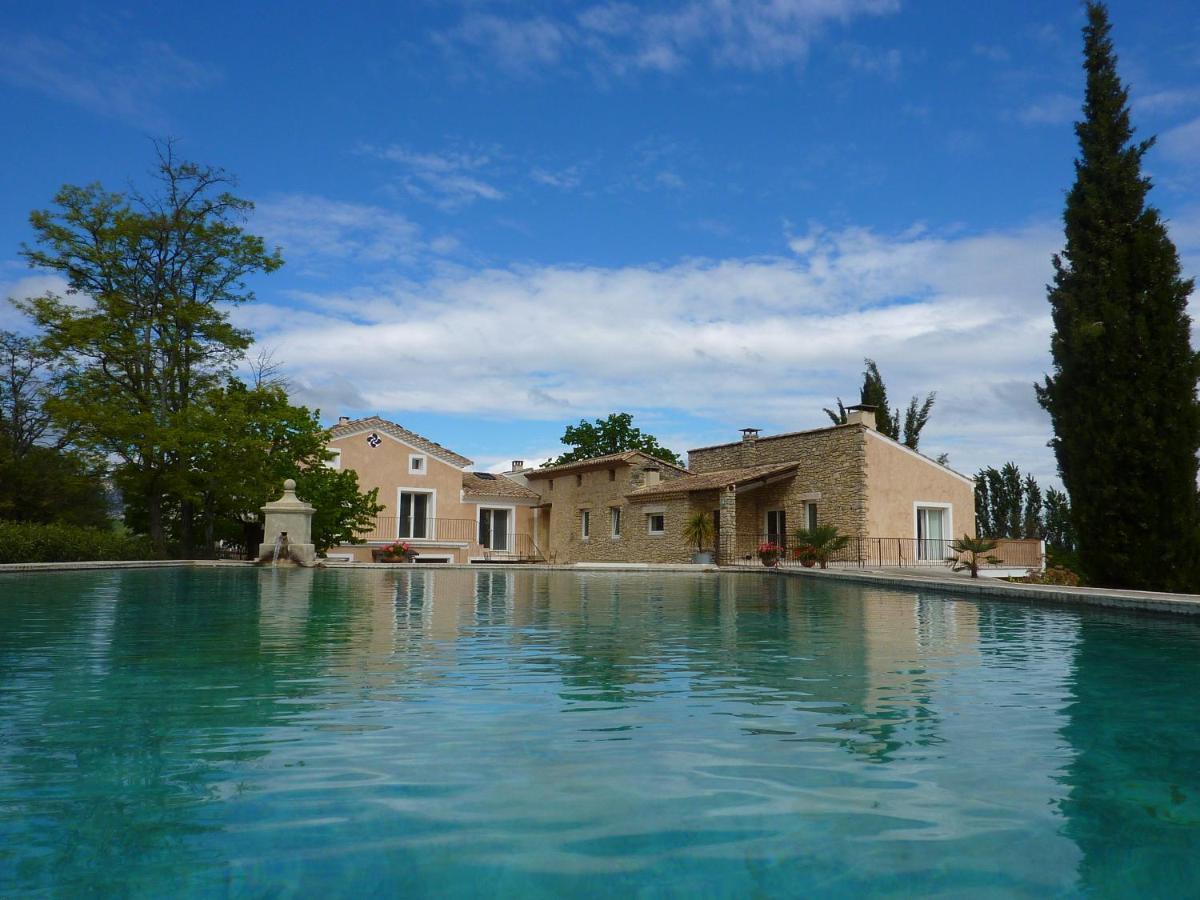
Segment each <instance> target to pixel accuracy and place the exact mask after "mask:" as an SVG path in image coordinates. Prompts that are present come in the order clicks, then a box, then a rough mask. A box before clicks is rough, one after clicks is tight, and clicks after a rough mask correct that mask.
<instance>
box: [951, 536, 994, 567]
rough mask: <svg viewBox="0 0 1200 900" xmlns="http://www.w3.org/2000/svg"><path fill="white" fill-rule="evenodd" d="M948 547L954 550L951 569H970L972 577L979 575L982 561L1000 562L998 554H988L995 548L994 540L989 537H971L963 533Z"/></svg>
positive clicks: (989, 563) (991, 563) (990, 563)
mask: <svg viewBox="0 0 1200 900" xmlns="http://www.w3.org/2000/svg"><path fill="white" fill-rule="evenodd" d="M950 549H951V550H952V551H953V552H954V561H953V562H952V563H951V565H950V569H951V571H954V572H963V571H970V573H971V577H972V578H978V577H979V567H980V565H982V564H983V563H987V564H988V565H991V566H994V565H995V564H996V563H998V562H1000V558H999V557H998V556H991V555H990V554H991V551H993V550H995V549H996V542H995V541H993V540H992V539H991V538H973V537H968V536H967V535H965V534H964V535H963V536H962V537H960V538H958V539H957V540H956V541H954V543H952V544H951V545H950Z"/></svg>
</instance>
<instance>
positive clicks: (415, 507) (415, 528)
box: [396, 491, 431, 538]
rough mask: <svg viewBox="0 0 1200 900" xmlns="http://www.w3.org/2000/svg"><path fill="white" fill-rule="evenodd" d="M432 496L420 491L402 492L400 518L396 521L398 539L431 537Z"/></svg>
mask: <svg viewBox="0 0 1200 900" xmlns="http://www.w3.org/2000/svg"><path fill="white" fill-rule="evenodd" d="M430 496H431V495H430V494H425V493H421V492H420V491H401V492H400V517H399V518H398V519H397V520H396V526H397V528H396V537H402V538H427V537H429V536H430V535H429V530H430V524H431V523H430V519H429V507H430V503H429V498H430Z"/></svg>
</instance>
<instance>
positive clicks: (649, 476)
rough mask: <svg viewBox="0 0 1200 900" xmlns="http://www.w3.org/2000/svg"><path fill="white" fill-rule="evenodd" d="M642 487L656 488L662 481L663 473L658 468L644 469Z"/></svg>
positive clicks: (647, 467) (648, 467)
mask: <svg viewBox="0 0 1200 900" xmlns="http://www.w3.org/2000/svg"><path fill="white" fill-rule="evenodd" d="M642 472H643V476H642V485H643V486H644V487H654V486H655V485H657V484H658V483H659V482H660V481H661V480H662V471H661V470H660V469H659V468H658V466H646V467H645V468H644V469H642Z"/></svg>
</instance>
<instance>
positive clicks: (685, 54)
mask: <svg viewBox="0 0 1200 900" xmlns="http://www.w3.org/2000/svg"><path fill="white" fill-rule="evenodd" d="M897 9H899V0H683V2H675V3H671V4H665V5H662V6H659V7H655V8H653V11H646V10H645V9H644V8H642V7H639V6H636V5H634V4H632V3H626V2H616V0H614V2H604V3H595V4H592V5H590V6H587V7H585V8H584V9H583V10H581V11H580V12H579V13H577V14H576V15H575V17H574V18H573V19H570V20H566V19H551V18H549V17H547V16H532V17H525V18H518V17H505V16H500V15H497V14H495V13H491V12H487V13H484V12H478V11H473V12H470V13H468V14H467V15H466V16H465V17H464V18H463V20H462V21H461V22H460V23H459V24H458V25H456V26H455V27H454V28H452V29H450V30H448V31H446V32H444V33H441V34H437V35H435V36H434V41H435V43H437V44H438V45H440V46H441V47H442V48H443V49H445V50H447V51H448V52H451V53H460V52H461V51H466V52H467V53H469V54H470V55H472V56H477V55H479V54H485V55H486V56H487V57H488V58H489V59H490V60H491V61H492V62H493V63H494V64H496V65H497V66H499V67H500V68H502V69H504V70H507V71H508V72H510V73H513V74H528V73H531V72H534V71H537V70H541V69H547V68H551V67H556V66H560V65H581V66H582V67H584V68H585V69H587V70H589V71H591V72H592V73H593V74H595V75H597V76H598V77H601V78H606V77H611V76H617V77H620V76H624V75H630V74H635V73H637V72H660V73H674V72H678V71H681V70H683V69H685V68H687V67H688V66H689V65H690V64H692V63H695V62H698V61H706V62H707V63H708V64H710V65H713V66H715V67H719V68H736V69H748V70H752V71H761V70H765V69H775V68H780V67H784V66H798V65H803V63H804V62H805V60H806V59H807V57H808V53H809V48H810V46H811V45H812V43H813V41H814V40H816V39H817V38H818V37H819V36H820V35H821V33H822V32H823V31H824V30H825V29H826V28H827V27H829V26H830V25H833V24H846V23H848V22H849V21H850V20H852V19H854V18H857V17H860V16H865V15H871V16H879V15H885V14H888V13H893V12H895V11H896V10H897ZM897 62H898V60H897ZM888 64H889V65H891V64H892V63H891V62H888Z"/></svg>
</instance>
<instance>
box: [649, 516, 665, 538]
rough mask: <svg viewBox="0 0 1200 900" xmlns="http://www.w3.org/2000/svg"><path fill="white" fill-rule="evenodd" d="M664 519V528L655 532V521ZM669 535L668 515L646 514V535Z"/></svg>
mask: <svg viewBox="0 0 1200 900" xmlns="http://www.w3.org/2000/svg"><path fill="white" fill-rule="evenodd" d="M655 519H662V528H660V529H658V530H655V528H654V520H655ZM666 533H667V514H666V513H660V512H652V513H646V534H652V535H655V536H661V535H664V534H666Z"/></svg>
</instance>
